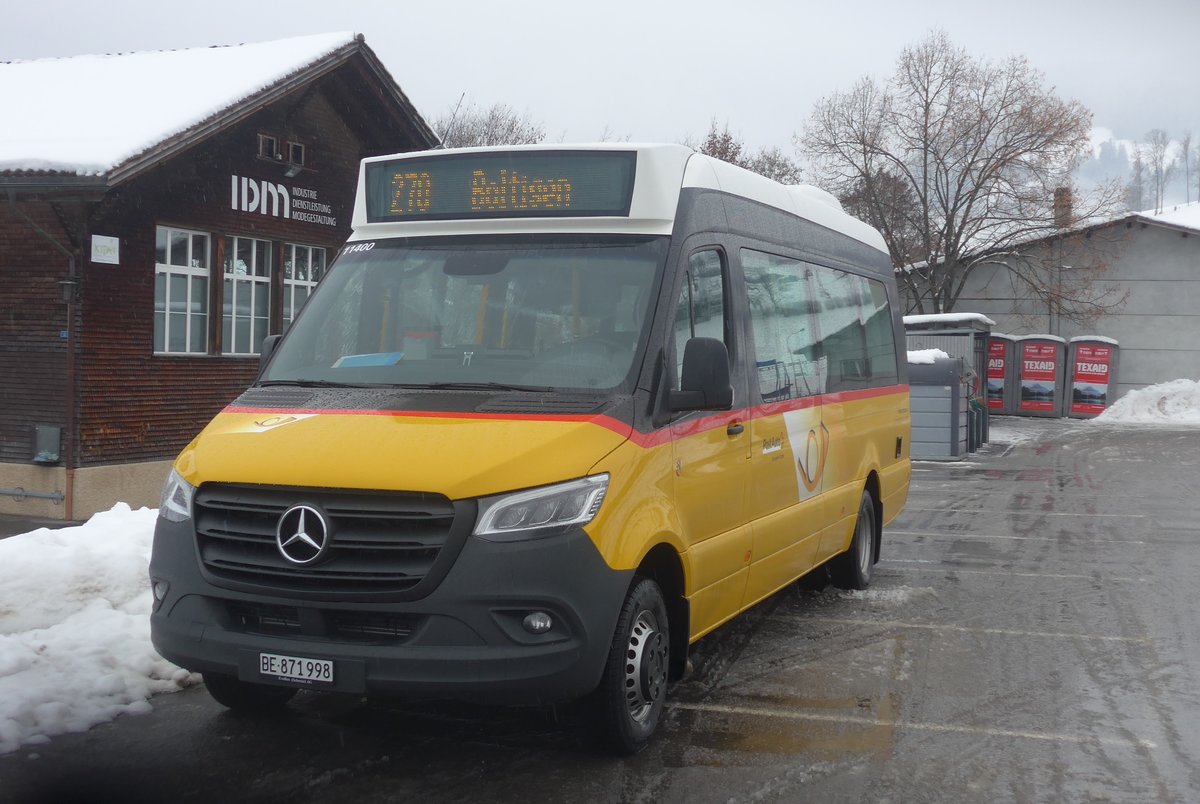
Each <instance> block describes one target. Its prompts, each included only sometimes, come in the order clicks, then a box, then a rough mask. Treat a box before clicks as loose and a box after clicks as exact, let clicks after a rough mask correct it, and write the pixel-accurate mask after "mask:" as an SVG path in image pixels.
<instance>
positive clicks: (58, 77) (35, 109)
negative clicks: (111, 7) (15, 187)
mask: <svg viewBox="0 0 1200 804" xmlns="http://www.w3.org/2000/svg"><path fill="white" fill-rule="evenodd" d="M353 41H354V34H353V33H349V32H343V33H330V34H319V35H315V36H301V37H296V38H292V39H280V40H277V41H274V42H260V43H256V44H242V45H232V46H228V47H198V48H189V49H186V50H163V51H147V52H139V53H122V54H116V55H108V56H74V57H71V58H61V59H38V60H36V61H16V62H8V63H0V109H22V110H26V112H25V113H22V114H19V115H7V116H6V119H5V121H4V125H3V126H0V171H14V170H45V171H56V172H63V173H74V174H77V175H81V176H92V175H101V174H104V173H107V172H108V171H109V170H111V169H112V168H114V167H116V166H118V165H120V164H122V163H123V162H125V161H127V160H129V159H131V158H132V157H134V156H137V155H138V154H140V153H142V152H143V151H146V150H147V149H149V148H152V147H154V146H155V145H157V144H158V143H160V142H162V141H163V140H166V139H167V138H169V137H171V136H173V135H176V134H179V133H181V132H183V131H186V130H187V129H189V128H191V127H192V126H194V125H196V124H197V123H200V122H201V121H203V120H206V119H208V118H210V117H212V116H213V115H215V114H218V113H220V112H221V111H223V110H225V109H228V108H229V107H230V106H233V105H234V104H236V103H237V102H238V101H240V100H243V99H244V98H247V97H249V96H251V95H253V94H255V93H257V92H259V91H260V90H262V89H265V88H266V87H269V86H271V85H272V84H275V83H277V82H278V81H280V80H281V79H283V78H286V77H287V76H289V75H291V74H292V73H295V72H297V71H298V70H301V69H303V68H305V67H307V66H309V65H311V64H313V63H315V62H317V61H319V60H320V59H322V58H324V57H325V56H328V55H329V54H331V53H333V52H334V51H336V50H338V49H340V48H342V47H345V46H346V45H348V44H350V43H351V42H353ZM48 98H52V99H54V102H51V103H47V99H48Z"/></svg>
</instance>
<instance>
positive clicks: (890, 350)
mask: <svg viewBox="0 0 1200 804" xmlns="http://www.w3.org/2000/svg"><path fill="white" fill-rule="evenodd" d="M863 281H864V282H866V283H867V284H868V288H869V290H870V293H869V294H867V295H864V297H863V306H864V309H863V323H864V327H865V328H866V334H867V362H868V364H869V365H870V368H871V385H872V386H875V387H879V386H885V385H895V384H896V383H897V382H899V375H898V373H897V368H896V334H895V330H893V329H892V309H891V307H890V306H889V305H888V299H887V288H886V287H884V285H883V283H882V282H880V281H878V280H876V279H864V280H863Z"/></svg>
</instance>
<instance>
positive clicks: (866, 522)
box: [854, 505, 874, 578]
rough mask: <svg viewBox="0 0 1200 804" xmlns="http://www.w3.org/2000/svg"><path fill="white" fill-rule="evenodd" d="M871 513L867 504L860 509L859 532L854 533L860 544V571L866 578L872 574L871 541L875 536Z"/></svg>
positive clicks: (858, 544) (855, 539)
mask: <svg viewBox="0 0 1200 804" xmlns="http://www.w3.org/2000/svg"><path fill="white" fill-rule="evenodd" d="M871 514H872V512H871V509H870V508H869V507H868V506H866V505H863V507H862V508H861V509H859V512H858V532H857V533H855V534H854V541H855V542H856V544H857V546H858V572H859V574H860V575H862V577H864V578H866V577H867V576H869V575H870V574H871V542H872V541H873V536H874V534H873V533H872V531H873V530H874V528H873V527H872V523H871V520H872V515H871Z"/></svg>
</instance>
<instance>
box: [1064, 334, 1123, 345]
mask: <svg viewBox="0 0 1200 804" xmlns="http://www.w3.org/2000/svg"><path fill="white" fill-rule="evenodd" d="M1076 341H1085V342H1087V343H1111V344H1112V345H1113V346H1120V345H1121V344H1120V343H1118V342H1117V339H1116V338H1106V337H1104V336H1103V335H1076V336H1075V337H1074V338H1072V339H1071V343H1075V342H1076Z"/></svg>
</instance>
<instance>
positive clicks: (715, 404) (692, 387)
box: [667, 338, 733, 411]
mask: <svg viewBox="0 0 1200 804" xmlns="http://www.w3.org/2000/svg"><path fill="white" fill-rule="evenodd" d="M667 401H668V404H669V406H670V408H671V410H672V411H682V410H728V409H729V408H731V407H733V386H732V385H730V384H729V351H728V350H727V349H726V348H725V344H724V343H722V342H721V341H719V340H717V339H716V338H692V339H690V340H689V341H688V342H687V345H686V346H684V348H683V376H682V377H680V378H679V390H678V391H674V390H673V391H671V392H670V394H669V396H668V400H667Z"/></svg>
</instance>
